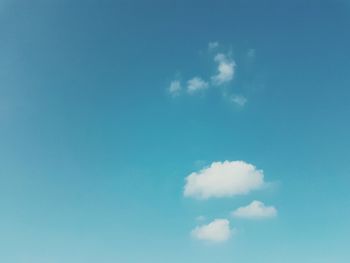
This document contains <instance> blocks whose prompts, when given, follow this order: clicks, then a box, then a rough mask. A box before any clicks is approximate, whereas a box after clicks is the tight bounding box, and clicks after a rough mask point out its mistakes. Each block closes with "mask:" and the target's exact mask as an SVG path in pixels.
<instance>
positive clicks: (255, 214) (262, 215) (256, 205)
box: [232, 200, 277, 219]
mask: <svg viewBox="0 0 350 263" xmlns="http://www.w3.org/2000/svg"><path fill="white" fill-rule="evenodd" d="M276 215H277V209H276V208H275V207H273V206H265V204H264V203H263V202H260V201H256V200H255V201H253V202H251V203H250V204H249V205H247V206H245V207H240V208H238V209H237V210H235V211H233V212H232V216H234V217H239V218H246V219H266V218H272V217H275V216H276Z"/></svg>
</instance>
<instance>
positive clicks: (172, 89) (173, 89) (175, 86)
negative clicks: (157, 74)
mask: <svg viewBox="0 0 350 263" xmlns="http://www.w3.org/2000/svg"><path fill="white" fill-rule="evenodd" d="M181 90H182V86H181V83H180V81H178V80H173V81H172V82H171V83H170V86H169V88H168V91H169V93H170V94H171V95H172V96H177V95H179V93H180V92H181Z"/></svg>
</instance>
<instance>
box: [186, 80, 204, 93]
mask: <svg viewBox="0 0 350 263" xmlns="http://www.w3.org/2000/svg"><path fill="white" fill-rule="evenodd" d="M207 88H209V83H208V82H206V81H204V80H203V79H202V78H200V77H194V78H192V79H190V80H188V81H187V92H188V93H190V94H194V93H196V92H198V91H200V90H205V89H207Z"/></svg>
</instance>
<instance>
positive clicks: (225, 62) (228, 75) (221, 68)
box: [211, 53, 236, 86]
mask: <svg viewBox="0 0 350 263" xmlns="http://www.w3.org/2000/svg"><path fill="white" fill-rule="evenodd" d="M214 61H215V62H216V63H218V73H217V74H216V75H214V76H212V77H211V80H212V82H213V84H214V85H216V86H220V85H223V84H225V83H227V82H230V81H231V80H232V79H233V77H234V74H235V68H236V63H235V62H234V61H233V60H232V59H230V58H228V57H227V56H226V55H224V54H222V53H219V54H217V55H216V56H215V58H214Z"/></svg>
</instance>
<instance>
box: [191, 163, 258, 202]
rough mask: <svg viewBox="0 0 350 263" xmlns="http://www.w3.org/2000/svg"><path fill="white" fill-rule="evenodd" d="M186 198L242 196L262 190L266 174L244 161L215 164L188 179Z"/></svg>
mask: <svg viewBox="0 0 350 263" xmlns="http://www.w3.org/2000/svg"><path fill="white" fill-rule="evenodd" d="M185 180H186V183H185V188H184V196H186V197H194V198H197V199H208V198H211V197H230V196H235V195H242V194H247V193H249V192H251V191H252V190H256V189H259V188H261V187H262V186H263V185H264V174H263V171H262V170H257V169H256V167H255V166H254V165H252V164H249V163H246V162H244V161H224V162H213V163H212V164H211V165H210V166H209V167H206V168H203V169H202V170H200V171H198V172H193V173H191V174H190V175H188V176H187V177H186V179H185Z"/></svg>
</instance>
